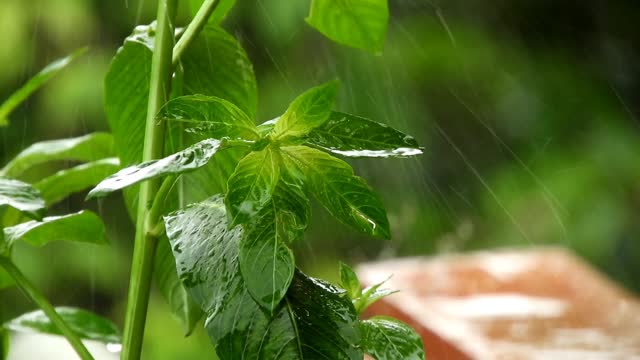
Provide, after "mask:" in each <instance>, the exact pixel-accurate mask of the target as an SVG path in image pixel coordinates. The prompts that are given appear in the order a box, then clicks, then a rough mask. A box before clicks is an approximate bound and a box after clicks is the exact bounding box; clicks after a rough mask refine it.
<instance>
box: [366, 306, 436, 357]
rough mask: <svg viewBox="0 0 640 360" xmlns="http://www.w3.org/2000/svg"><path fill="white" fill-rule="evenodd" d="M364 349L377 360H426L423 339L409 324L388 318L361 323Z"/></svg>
mask: <svg viewBox="0 0 640 360" xmlns="http://www.w3.org/2000/svg"><path fill="white" fill-rule="evenodd" d="M360 329H361V331H362V348H363V349H364V352H365V353H367V354H369V355H371V356H373V357H374V358H375V359H376V360H397V359H402V360H424V359H425V355H424V346H423V344H422V339H421V338H420V335H418V334H417V333H416V332H415V331H414V330H413V329H412V328H411V327H409V326H408V325H407V324H405V323H403V322H401V321H399V320H396V319H393V318H390V317H386V316H375V317H373V318H371V319H369V320H363V321H361V322H360Z"/></svg>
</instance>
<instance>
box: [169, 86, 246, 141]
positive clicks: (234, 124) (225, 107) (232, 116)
mask: <svg viewBox="0 0 640 360" xmlns="http://www.w3.org/2000/svg"><path fill="white" fill-rule="evenodd" d="M157 118H158V120H164V121H168V122H171V123H181V124H182V127H183V129H184V131H187V132H190V133H199V134H203V135H206V136H207V137H212V138H222V137H229V138H241V139H257V138H258V133H257V129H256V126H255V125H254V124H253V121H252V120H251V119H250V118H249V117H248V116H247V115H246V114H245V113H244V112H243V111H242V110H240V109H239V108H238V107H237V106H235V105H233V104H232V103H230V102H229V101H227V100H224V99H221V98H218V97H215V96H204V95H188V96H181V97H178V98H175V99H173V100H171V101H169V102H168V103H167V104H166V105H165V106H164V107H163V108H162V109H161V110H160V113H159V114H158V116H157Z"/></svg>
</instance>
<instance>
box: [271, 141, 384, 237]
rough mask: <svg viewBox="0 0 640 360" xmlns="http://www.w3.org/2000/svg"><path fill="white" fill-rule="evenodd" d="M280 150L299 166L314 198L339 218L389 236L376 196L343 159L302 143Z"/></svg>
mask: <svg viewBox="0 0 640 360" xmlns="http://www.w3.org/2000/svg"><path fill="white" fill-rule="evenodd" d="M281 150H282V154H283V156H284V157H288V158H289V159H290V161H293V162H295V163H296V164H298V166H300V168H301V169H302V170H303V171H304V173H305V175H306V184H307V185H308V186H309V189H310V190H311V192H313V194H314V196H315V197H316V198H317V199H318V201H319V202H320V203H321V204H322V205H323V206H324V207H325V208H326V209H327V210H328V211H329V212H330V213H331V214H332V215H333V216H334V217H335V218H336V219H338V220H339V221H341V222H343V223H345V224H347V225H350V226H352V227H354V228H355V229H356V230H359V231H362V232H364V233H367V234H370V235H372V236H379V237H382V238H387V239H388V238H389V237H390V232H389V220H388V219H387V214H386V211H385V210H384V206H383V205H382V202H381V201H380V198H379V197H378V196H377V195H376V194H375V193H374V192H373V191H372V190H371V188H370V187H369V186H368V185H367V183H366V182H365V181H364V180H363V179H361V178H359V177H357V176H355V175H354V174H353V169H352V168H351V166H349V164H347V163H345V162H344V161H342V160H340V159H337V158H334V157H333V156H331V155H328V154H326V153H324V152H322V151H320V150H315V149H311V148H308V147H306V146H287V147H283V148H282V149H281Z"/></svg>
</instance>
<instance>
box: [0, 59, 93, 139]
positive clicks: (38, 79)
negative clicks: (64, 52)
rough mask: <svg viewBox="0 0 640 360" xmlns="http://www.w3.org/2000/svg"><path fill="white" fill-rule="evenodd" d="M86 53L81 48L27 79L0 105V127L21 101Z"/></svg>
mask: <svg viewBox="0 0 640 360" xmlns="http://www.w3.org/2000/svg"><path fill="white" fill-rule="evenodd" d="M86 51H87V49H86V48H82V49H79V50H76V51H74V52H73V53H71V54H70V55H68V56H65V57H63V58H61V59H57V60H55V61H54V62H52V63H50V64H49V65H47V66H45V67H44V69H42V70H40V72H38V73H37V74H36V75H35V76H34V77H32V78H31V79H29V81H27V83H26V84H24V85H23V86H22V87H21V88H20V89H18V90H17V91H16V92H14V93H13V94H12V95H11V96H9V98H8V99H7V100H5V101H4V102H3V103H2V104H0V127H2V126H6V125H7V124H8V123H9V114H11V112H12V111H13V110H14V109H15V108H16V107H18V105H20V104H21V103H22V102H23V101H25V100H26V99H27V98H28V97H29V95H31V94H32V93H33V92H34V91H36V90H38V89H39V88H40V87H41V86H42V85H44V83H46V82H47V81H49V79H51V78H52V77H54V76H55V75H56V74H57V73H58V72H60V70H62V69H64V68H65V67H66V66H67V65H69V64H70V63H71V62H72V61H73V60H75V59H76V58H77V57H78V56H80V55H82V54H84V53H85V52H86Z"/></svg>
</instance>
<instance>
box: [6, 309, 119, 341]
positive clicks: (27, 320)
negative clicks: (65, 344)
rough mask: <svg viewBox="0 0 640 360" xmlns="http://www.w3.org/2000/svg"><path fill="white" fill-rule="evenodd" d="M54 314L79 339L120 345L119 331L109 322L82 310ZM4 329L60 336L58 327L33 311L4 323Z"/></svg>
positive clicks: (40, 311)
mask: <svg viewBox="0 0 640 360" xmlns="http://www.w3.org/2000/svg"><path fill="white" fill-rule="evenodd" d="M56 312H57V313H58V314H59V315H60V317H62V319H63V320H64V321H65V322H66V323H67V324H68V325H69V327H70V328H71V330H73V331H74V332H75V333H76V334H77V335H78V336H79V337H80V338H81V339H87V340H96V341H100V342H104V343H116V344H117V343H120V341H121V339H120V331H119V330H118V328H117V327H116V326H115V325H114V324H113V323H112V322H111V321H109V320H107V319H105V318H103V317H101V316H98V315H96V314H94V313H92V312H89V311H87V310H83V309H76V308H70V307H57V308H56ZM4 327H5V328H7V329H9V330H11V331H16V332H37V333H41V334H49V335H62V333H61V332H60V330H58V327H57V326H55V325H54V324H53V323H52V322H51V320H49V318H48V317H47V316H46V315H45V314H44V312H42V310H37V311H33V312H30V313H27V314H24V315H20V316H19V317H17V318H15V319H13V320H11V321H9V322H6V323H5V324H4Z"/></svg>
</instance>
